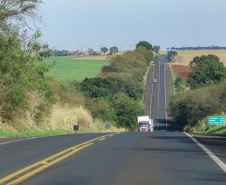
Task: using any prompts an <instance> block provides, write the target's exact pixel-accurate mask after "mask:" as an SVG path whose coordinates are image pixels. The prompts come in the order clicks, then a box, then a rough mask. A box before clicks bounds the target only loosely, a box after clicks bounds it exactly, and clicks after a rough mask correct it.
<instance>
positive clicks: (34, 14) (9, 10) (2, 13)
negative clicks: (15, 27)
mask: <svg viewBox="0 0 226 185" xmlns="http://www.w3.org/2000/svg"><path fill="white" fill-rule="evenodd" d="M40 3H42V0H26V1H25V0H17V1H13V0H2V1H1V2H0V30H1V31H6V30H8V29H9V26H12V24H15V23H21V22H22V23H23V24H25V25H27V22H26V19H25V16H26V18H27V17H30V18H33V19H35V20H38V19H39V18H40V17H39V16H38V10H37V8H38V5H39V4H40ZM10 23H11V25H10Z"/></svg>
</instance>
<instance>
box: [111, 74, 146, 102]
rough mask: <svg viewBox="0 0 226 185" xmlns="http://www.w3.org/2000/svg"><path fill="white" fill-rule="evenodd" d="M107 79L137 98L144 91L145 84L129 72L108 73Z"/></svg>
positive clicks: (120, 89)
mask: <svg viewBox="0 0 226 185" xmlns="http://www.w3.org/2000/svg"><path fill="white" fill-rule="evenodd" d="M107 79H109V80H110V81H112V82H114V83H115V86H117V87H118V89H119V91H120V92H123V93H125V94H127V96H129V97H130V98H134V99H135V100H137V99H140V98H141V97H142V95H143V93H144V88H145V87H144V84H143V83H142V82H139V81H137V80H135V79H134V78H133V75H132V74H128V73H108V74H107Z"/></svg>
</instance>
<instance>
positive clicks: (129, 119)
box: [111, 93, 144, 130]
mask: <svg viewBox="0 0 226 185" xmlns="http://www.w3.org/2000/svg"><path fill="white" fill-rule="evenodd" d="M111 104H112V106H113V107H114V110H115V114H116V116H117V117H116V124H117V126H118V127H125V128H127V129H130V130H134V129H135V128H136V127H137V116H140V115H143V114H144V107H142V106H141V105H139V104H138V103H137V101H135V100H134V99H133V98H129V97H128V96H126V95H125V94H123V93H119V94H118V95H116V96H115V99H114V101H112V103H111Z"/></svg>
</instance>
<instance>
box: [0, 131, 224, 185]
mask: <svg viewBox="0 0 226 185" xmlns="http://www.w3.org/2000/svg"><path fill="white" fill-rule="evenodd" d="M102 136H105V137H102ZM93 139H96V140H93ZM84 142H86V143H84ZM79 144H82V145H81V146H77V145H79ZM60 152H61V153H60ZM0 154H1V155H0V164H1V165H0V172H1V173H0V179H1V180H0V183H2V184H10V182H13V183H12V184H14V183H19V182H20V184H24V185H30V184H32V185H36V184H48V185H51V184H54V185H56V184H59V185H61V184H84V185H85V184H92V185H100V184H103V185H105V184H108V185H115V184H122V185H127V184H128V185H132V184H134V185H138V184H145V185H146V184H147V185H150V184H153V185H155V184H156V185H158V184H164V185H165V184H166V185H181V184H183V185H187V184H192V185H218V184H219V185H220V184H221V185H225V182H226V175H225V172H224V171H223V170H222V169H221V168H220V167H219V166H218V165H217V164H216V163H215V162H214V161H213V160H212V159H211V158H210V157H209V156H208V155H207V154H206V153H205V152H204V151H203V150H202V149H201V148H200V147H199V146H197V145H196V144H195V143H194V142H193V141H192V140H191V139H190V138H189V137H187V136H186V135H185V134H184V133H173V132H154V133H138V132H128V133H119V134H118V133H114V134H111V135H106V134H81V135H62V136H53V137H43V138H36V139H30V140H24V141H18V142H14V143H9V144H5V145H0ZM55 154H57V155H55ZM54 155H55V156H54ZM63 157H65V158H63ZM47 158H49V159H47ZM61 158H63V159H61ZM35 163H36V164H35ZM32 164H34V165H33V166H31V167H29V166H30V165H32ZM48 165H49V166H48ZM45 166H46V168H45ZM25 167H28V168H27V169H25V171H24V170H23V169H24V168H25ZM26 170H27V171H26ZM15 172H17V173H16V174H13V173H15ZM10 174H12V175H11V176H9V178H8V179H7V178H5V180H6V181H4V177H7V176H8V175H10Z"/></svg>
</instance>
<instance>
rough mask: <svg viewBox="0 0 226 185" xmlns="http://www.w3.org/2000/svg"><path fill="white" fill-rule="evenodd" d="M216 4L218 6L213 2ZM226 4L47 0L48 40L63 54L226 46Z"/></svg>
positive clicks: (221, 1) (45, 36)
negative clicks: (144, 45)
mask: <svg viewBox="0 0 226 185" xmlns="http://www.w3.org/2000/svg"><path fill="white" fill-rule="evenodd" d="M213 2H214V3H213ZM225 7H226V1H225V0H215V1H212V0H189V1H188V0H171V1H168V0H159V1H152V0H139V1H137V0H120V1H119V0H115V1H112V2H108V1H107V2H106V1H104V0H96V1H91V0H83V1H79V2H76V1H74V0H65V1H63V2H62V1H59V0H46V1H45V2H44V4H43V5H42V8H41V12H42V13H43V22H44V24H45V26H42V27H41V32H42V34H43V41H45V42H48V44H49V45H50V47H52V48H55V49H59V50H63V49H65V50H71V51H72V50H83V51H87V49H88V48H93V49H94V50H100V48H101V47H103V46H105V47H108V48H110V47H112V46H117V47H118V48H119V50H129V49H134V48H135V44H137V43H138V42H139V41H148V42H150V43H151V44H152V45H153V46H154V45H157V46H160V47H161V50H166V48H167V47H186V46H191V47H196V46H210V45H215V46H226V35H225V30H226V25H225V24H224V21H225V19H226V11H225V10H224V8H225Z"/></svg>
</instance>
